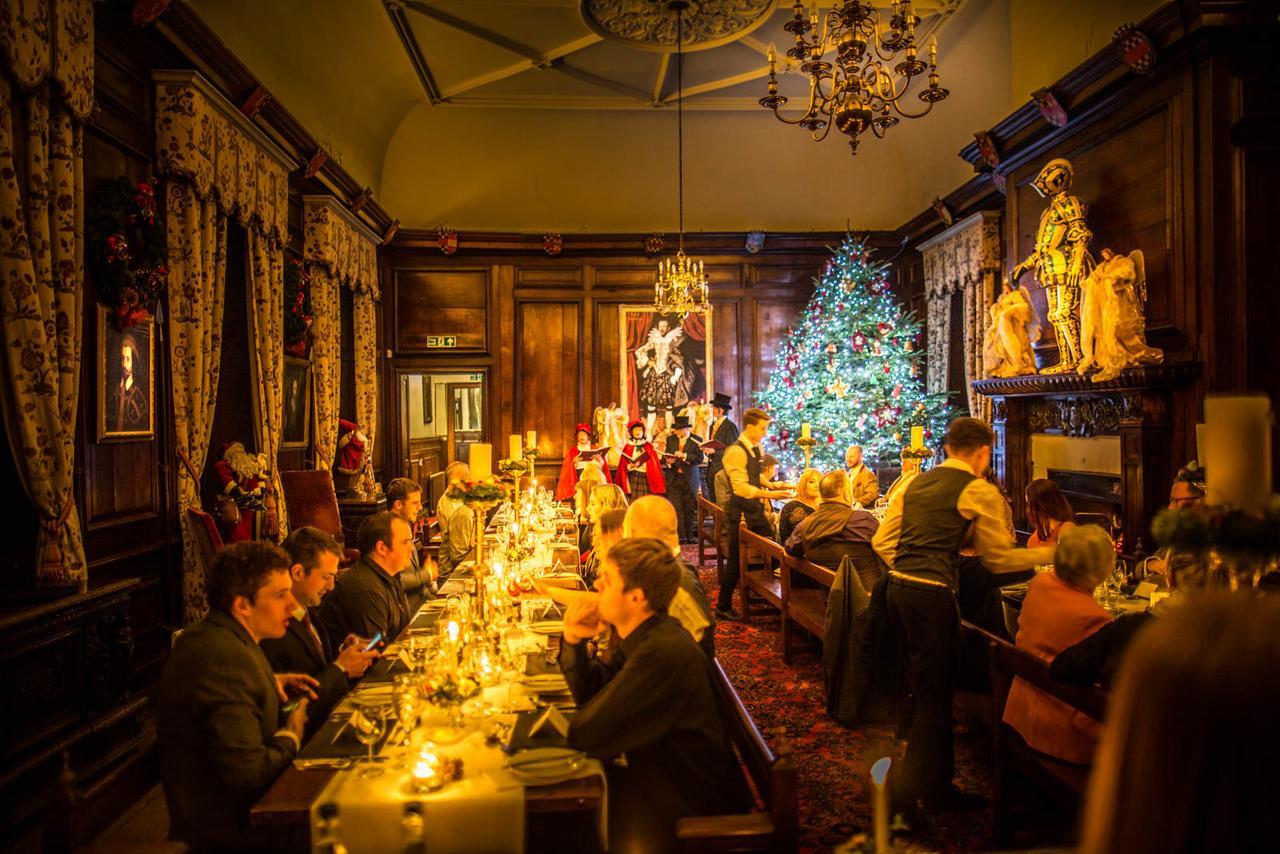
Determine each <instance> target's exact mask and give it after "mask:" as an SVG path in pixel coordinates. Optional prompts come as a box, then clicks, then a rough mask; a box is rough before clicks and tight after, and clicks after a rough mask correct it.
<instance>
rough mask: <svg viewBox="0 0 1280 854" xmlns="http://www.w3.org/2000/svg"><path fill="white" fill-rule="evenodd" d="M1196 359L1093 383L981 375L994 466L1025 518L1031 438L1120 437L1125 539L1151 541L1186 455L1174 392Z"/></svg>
mask: <svg viewBox="0 0 1280 854" xmlns="http://www.w3.org/2000/svg"><path fill="white" fill-rule="evenodd" d="M1199 371H1200V366H1199V364H1197V363H1183V364H1173V365H1156V366H1151V367H1145V368H1134V369H1131V370H1128V371H1124V372H1123V373H1121V374H1120V376H1118V377H1116V378H1115V379H1113V380H1110V381H1108V382H1103V383H1094V382H1092V381H1090V380H1089V378H1088V377H1081V376H1077V375H1076V374H1047V375H1036V374H1033V375H1030V376H1024V377H1007V378H1003V379H988V380H978V381H977V382H975V383H973V390H974V391H975V392H977V393H978V394H981V395H983V396H985V397H987V398H989V399H990V400H991V426H992V429H993V430H994V431H995V434H996V444H995V448H994V449H993V452H992V455H991V465H992V468H993V469H994V470H995V472H996V476H997V477H998V478H999V479H1000V482H1001V484H1003V485H1004V488H1005V491H1006V492H1007V493H1008V495H1010V496H1011V497H1012V498H1013V506H1014V512H1015V515H1017V516H1019V517H1021V515H1022V513H1023V502H1022V500H1021V496H1023V495H1024V494H1025V493H1026V488H1027V484H1028V483H1030V482H1031V477H1032V460H1031V436H1032V435H1033V434H1035V433H1049V434H1057V435H1061V436H1077V437H1086V438H1087V437H1092V436H1119V437H1120V468H1121V496H1120V497H1121V504H1122V507H1123V514H1122V515H1123V524H1124V538H1125V543H1126V544H1128V546H1130V547H1131V548H1133V549H1136V548H1138V547H1139V545H1140V544H1142V543H1144V542H1145V541H1147V540H1148V539H1149V538H1148V537H1147V529H1148V525H1149V524H1150V520H1151V516H1152V515H1153V514H1154V513H1155V512H1156V510H1158V509H1159V508H1160V507H1163V506H1164V505H1165V503H1167V501H1168V494H1169V485H1170V483H1171V482H1172V479H1173V475H1174V474H1175V473H1176V472H1177V469H1178V467H1179V466H1180V465H1181V464H1182V463H1183V462H1185V460H1174V459H1172V458H1171V447H1170V434H1171V429H1170V428H1171V425H1170V409H1171V406H1170V404H1171V400H1172V395H1173V392H1174V390H1175V389H1178V388H1182V387H1184V386H1187V385H1188V384H1190V383H1191V382H1193V381H1194V380H1195V378H1196V376H1197V374H1199Z"/></svg>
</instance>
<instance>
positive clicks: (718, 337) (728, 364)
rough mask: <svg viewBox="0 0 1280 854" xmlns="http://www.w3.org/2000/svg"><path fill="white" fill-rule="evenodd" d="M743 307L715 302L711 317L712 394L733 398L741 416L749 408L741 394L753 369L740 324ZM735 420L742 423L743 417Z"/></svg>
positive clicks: (734, 409) (733, 303) (737, 411)
mask: <svg viewBox="0 0 1280 854" xmlns="http://www.w3.org/2000/svg"><path fill="white" fill-rule="evenodd" d="M740 305H741V303H739V302H738V301H736V300H734V301H732V302H719V301H716V302H713V303H712V311H713V312H714V313H713V314H712V317H711V362H712V365H713V367H714V370H715V375H714V376H713V377H712V381H713V387H712V391H715V392H724V393H725V394H727V395H729V396H730V397H732V398H733V411H734V412H736V413H738V414H739V415H741V413H742V410H743V409H745V408H746V399H745V398H744V397H743V396H742V395H743V389H745V388H746V382H747V379H748V378H749V376H750V373H749V372H750V370H751V364H750V359H749V358H746V354H747V353H750V352H751V350H750V348H748V347H744V346H743V344H742V328H741V325H740V324H739V322H738V320H739V319H738V314H739V310H740V309H739V306H740ZM744 371H745V372H746V373H744ZM735 421H737V422H738V423H739V424H741V423H742V418H741V417H738V418H736V419H735Z"/></svg>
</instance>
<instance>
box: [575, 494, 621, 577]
mask: <svg viewBox="0 0 1280 854" xmlns="http://www.w3.org/2000/svg"><path fill="white" fill-rule="evenodd" d="M626 509H627V496H626V494H625V493H623V491H622V487H620V486H618V485H617V484H616V483H603V484H599V485H597V486H595V487H592V489H591V497H590V498H588V499H587V518H586V529H585V530H584V531H583V532H582V535H581V536H580V537H579V538H578V554H580V555H583V557H584V559H585V556H586V554H587V552H589V551H591V542H592V536H593V534H594V525H595V524H596V522H598V521H600V516H601V515H602V514H603V513H605V512H606V511H608V510H626Z"/></svg>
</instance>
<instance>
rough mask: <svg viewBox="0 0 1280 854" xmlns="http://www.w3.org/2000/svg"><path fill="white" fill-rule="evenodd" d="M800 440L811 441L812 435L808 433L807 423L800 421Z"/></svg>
mask: <svg viewBox="0 0 1280 854" xmlns="http://www.w3.org/2000/svg"><path fill="white" fill-rule="evenodd" d="M800 438H801V439H812V438H813V435H812V434H811V433H810V432H809V422H808V421H802V422H801V423H800Z"/></svg>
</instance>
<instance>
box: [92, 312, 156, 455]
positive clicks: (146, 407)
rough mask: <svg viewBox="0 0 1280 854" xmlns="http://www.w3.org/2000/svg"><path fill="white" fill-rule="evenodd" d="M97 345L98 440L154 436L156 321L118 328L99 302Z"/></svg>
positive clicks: (135, 439) (114, 440)
mask: <svg viewBox="0 0 1280 854" xmlns="http://www.w3.org/2000/svg"><path fill="white" fill-rule="evenodd" d="M98 346H99V348H100V350H99V353H98V441H99V442H134V441H140V440H147V439H153V438H155V435H156V423H155V321H154V320H153V319H152V318H147V319H146V320H145V321H143V322H141V323H137V324H134V325H133V326H131V327H129V328H128V329H125V330H120V329H117V328H116V326H115V324H114V323H111V322H110V321H109V320H108V312H107V309H105V308H103V307H102V306H98Z"/></svg>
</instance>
